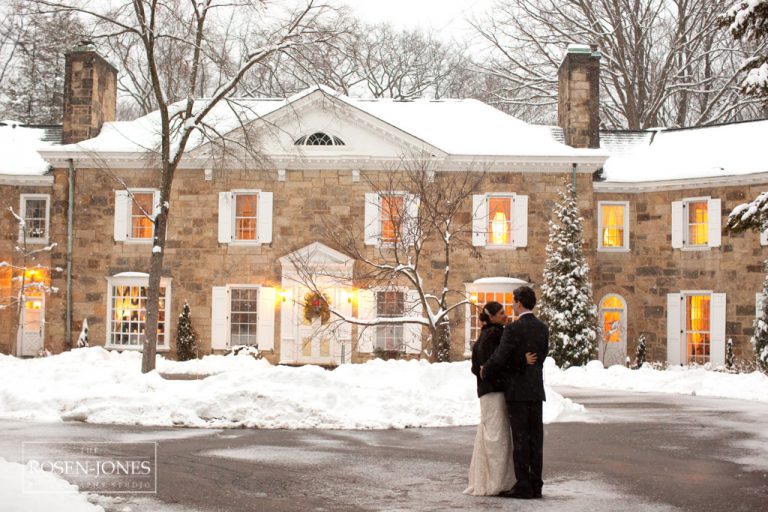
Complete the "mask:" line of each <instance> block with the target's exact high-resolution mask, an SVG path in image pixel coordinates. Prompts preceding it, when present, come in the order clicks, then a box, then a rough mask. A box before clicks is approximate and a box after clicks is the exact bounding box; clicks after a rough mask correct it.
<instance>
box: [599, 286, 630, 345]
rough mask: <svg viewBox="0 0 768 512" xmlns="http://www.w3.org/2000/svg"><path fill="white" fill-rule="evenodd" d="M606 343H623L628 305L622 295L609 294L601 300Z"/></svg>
mask: <svg viewBox="0 0 768 512" xmlns="http://www.w3.org/2000/svg"><path fill="white" fill-rule="evenodd" d="M600 313H601V317H602V325H603V342H604V343H621V341H622V339H623V334H624V329H625V327H624V323H625V320H624V315H625V313H626V305H625V304H624V301H623V300H622V298H621V297H619V296H617V295H609V296H607V297H605V298H604V299H603V300H602V302H600Z"/></svg>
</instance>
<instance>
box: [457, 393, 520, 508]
mask: <svg viewBox="0 0 768 512" xmlns="http://www.w3.org/2000/svg"><path fill="white" fill-rule="evenodd" d="M513 485H515V467H514V463H513V462H512V437H511V434H510V430H509V418H508V417H507V403H506V401H505V400H504V393H501V392H498V393H487V394H485V395H483V396H481V397H480V424H479V425H478V426H477V435H476V436H475V448H474V450H473V452H472V462H471V463H470V465H469V487H467V488H466V490H465V491H464V494H472V495H474V496H492V495H495V494H499V493H500V492H502V491H507V490H509V489H511V488H512V486H513Z"/></svg>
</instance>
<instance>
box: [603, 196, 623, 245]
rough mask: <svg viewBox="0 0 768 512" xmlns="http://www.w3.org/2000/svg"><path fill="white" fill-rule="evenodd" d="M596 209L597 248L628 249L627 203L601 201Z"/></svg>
mask: <svg viewBox="0 0 768 512" xmlns="http://www.w3.org/2000/svg"><path fill="white" fill-rule="evenodd" d="M598 209H599V219H598V248H599V249H604V250H616V249H629V236H628V235H629V219H628V217H629V216H628V212H629V203H628V202H608V201H601V202H600V203H599V206H598Z"/></svg>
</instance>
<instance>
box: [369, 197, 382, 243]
mask: <svg viewBox="0 0 768 512" xmlns="http://www.w3.org/2000/svg"><path fill="white" fill-rule="evenodd" d="M380 238H381V202H380V199H379V194H375V193H373V194H372V193H368V194H365V245H379V239H380Z"/></svg>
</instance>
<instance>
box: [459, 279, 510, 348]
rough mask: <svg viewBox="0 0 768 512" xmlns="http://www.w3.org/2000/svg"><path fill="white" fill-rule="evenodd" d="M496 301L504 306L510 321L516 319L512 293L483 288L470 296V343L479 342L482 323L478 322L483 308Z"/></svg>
mask: <svg viewBox="0 0 768 512" xmlns="http://www.w3.org/2000/svg"><path fill="white" fill-rule="evenodd" d="M491 301H494V302H498V303H499V304H501V305H502V306H504V312H505V313H506V314H507V316H508V317H509V318H510V319H513V318H514V316H515V315H514V313H513V312H512V303H513V302H514V299H513V297H512V291H511V290H510V291H490V290H489V291H484V290H483V289H482V288H480V289H478V290H477V291H475V292H472V294H471V295H470V302H471V304H470V306H471V308H470V309H471V312H470V315H469V339H470V340H471V341H470V342H473V341H475V340H477V338H478V337H479V336H480V328H481V326H480V322H479V321H478V318H477V317H478V315H479V314H480V313H481V312H482V308H483V306H484V305H485V304H487V303H489V302H491Z"/></svg>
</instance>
